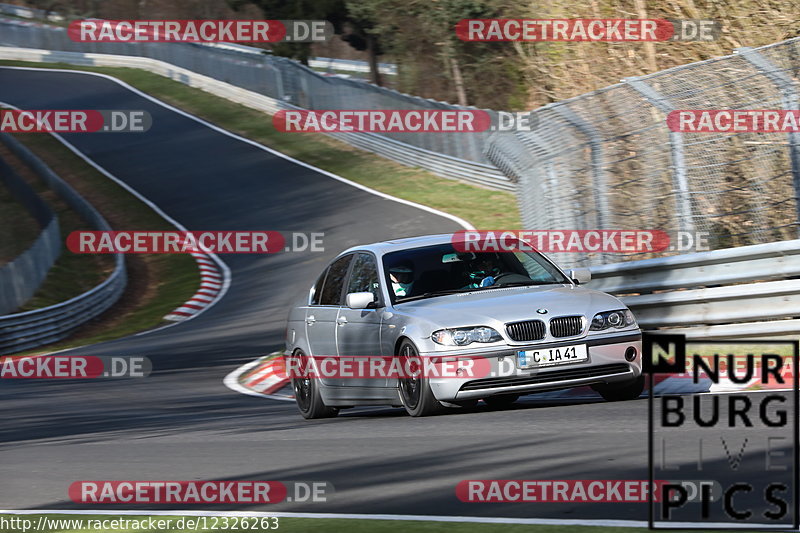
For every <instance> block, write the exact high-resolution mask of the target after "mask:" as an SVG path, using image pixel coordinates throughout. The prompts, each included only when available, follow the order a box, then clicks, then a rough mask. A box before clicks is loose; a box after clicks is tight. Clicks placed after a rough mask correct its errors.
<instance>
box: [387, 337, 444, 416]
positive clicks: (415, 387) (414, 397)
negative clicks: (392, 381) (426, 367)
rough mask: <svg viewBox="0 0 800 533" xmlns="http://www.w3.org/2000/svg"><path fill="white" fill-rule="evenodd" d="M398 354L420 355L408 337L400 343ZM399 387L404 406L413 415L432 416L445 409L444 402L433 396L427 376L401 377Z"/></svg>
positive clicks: (403, 356)
mask: <svg viewBox="0 0 800 533" xmlns="http://www.w3.org/2000/svg"><path fill="white" fill-rule="evenodd" d="M398 355H399V356H400V357H402V358H408V359H412V360H413V359H417V358H418V357H419V354H418V352H417V348H416V347H415V346H414V344H413V343H412V342H411V341H409V340H407V339H406V340H404V341H403V342H402V343H401V344H400V353H399V354H398ZM398 387H399V389H400V399H401V400H402V401H403V407H405V409H406V412H407V413H408V414H410V415H411V416H414V417H418V416H430V415H433V414H436V413H438V412H440V411H442V410H443V407H442V404H440V403H439V402H438V401H437V400H436V398H435V397H434V396H433V391H432V390H431V386H430V383H428V380H427V379H426V378H424V377H422V376H419V375H418V376H416V377H407V378H401V379H400V380H399V382H398Z"/></svg>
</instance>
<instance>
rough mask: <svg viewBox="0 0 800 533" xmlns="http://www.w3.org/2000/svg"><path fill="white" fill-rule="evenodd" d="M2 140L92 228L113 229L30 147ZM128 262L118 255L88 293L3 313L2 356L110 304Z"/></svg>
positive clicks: (65, 331) (63, 333)
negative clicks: (30, 308)
mask: <svg viewBox="0 0 800 533" xmlns="http://www.w3.org/2000/svg"><path fill="white" fill-rule="evenodd" d="M0 142H2V143H3V144H4V145H6V146H7V147H8V148H9V149H10V150H11V151H12V152H13V153H14V154H15V155H16V156H17V157H19V158H20V159H22V160H23V161H24V162H25V164H27V165H28V166H29V167H30V168H31V169H32V170H33V171H34V172H36V174H37V175H38V176H39V177H40V178H41V179H42V180H43V181H44V182H45V183H46V184H47V185H48V186H49V187H50V188H51V189H53V190H54V191H55V192H56V193H57V194H58V195H59V196H60V197H61V198H62V199H63V200H64V201H65V202H66V203H67V204H68V205H69V206H70V207H71V208H72V209H73V210H74V211H75V212H77V213H78V214H79V215H80V216H81V217H82V218H83V219H84V220H85V221H86V222H87V223H88V224H90V225H91V226H92V227H94V228H96V229H98V230H103V231H110V230H111V226H109V224H108V222H106V220H105V219H104V218H103V217H102V215H100V213H98V212H97V210H96V209H95V208H94V207H92V206H91V204H89V202H87V201H86V200H84V199H83V197H81V196H80V195H79V194H78V193H77V192H75V190H74V189H73V188H72V187H70V186H69V185H68V184H67V183H66V182H64V181H63V180H62V179H61V178H59V177H58V176H57V175H56V174H55V173H54V172H53V171H52V170H51V169H50V168H49V167H48V166H47V165H45V164H44V163H43V162H42V161H41V160H40V159H39V158H37V157H36V156H35V155H33V154H32V153H31V152H30V151H29V150H28V149H27V148H25V147H24V146H23V145H22V144H20V143H19V142H18V141H17V140H16V139H14V138H13V137H11V136H10V135H8V134H5V133H0ZM127 280H128V278H127V273H126V270H125V261H124V259H123V256H122V255H119V254H118V255H116V256H115V266H114V271H113V272H112V273H111V275H110V276H109V277H108V278H107V279H106V280H105V281H103V282H102V283H101V284H100V285H98V286H96V287H95V288H93V289H91V290H90V291H88V292H85V293H83V294H81V295H80V296H76V297H75V298H72V299H70V300H67V301H66V302H62V303H59V304H56V305H51V306H49V307H44V308H42V309H36V310H33V311H27V312H24V313H15V314H12V315H5V316H0V355H2V354H9V353H14V352H19V351H22V350H26V349H29V348H34V347H36V346H41V345H43V344H48V343H51V342H54V341H57V340H60V339H63V338H65V337H67V336H68V335H69V334H70V333H71V332H72V331H73V330H75V329H76V328H77V327H79V326H81V325H83V324H85V323H86V322H88V321H90V320H92V319H93V318H95V317H96V316H98V315H99V314H100V313H102V312H103V311H105V310H106V309H108V308H109V307H111V305H113V304H114V303H115V302H116V301H117V300H118V299H119V297H120V296H121V295H122V292H123V291H124V290H125V286H126V284H127Z"/></svg>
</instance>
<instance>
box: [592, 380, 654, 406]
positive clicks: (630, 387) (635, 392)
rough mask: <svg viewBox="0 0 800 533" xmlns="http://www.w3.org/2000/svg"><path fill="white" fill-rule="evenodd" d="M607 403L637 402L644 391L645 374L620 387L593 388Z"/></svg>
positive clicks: (598, 386)
mask: <svg viewBox="0 0 800 533" xmlns="http://www.w3.org/2000/svg"><path fill="white" fill-rule="evenodd" d="M592 388H593V389H594V390H595V392H597V393H598V394H600V396H602V397H603V399H604V400H605V401H607V402H624V401H628V400H635V399H636V398H638V397H639V396H641V395H642V392H643V391H644V374H642V375H641V376H639V377H638V378H636V379H635V380H633V381H629V382H627V383H622V384H619V385H615V384H611V385H595V386H594V387H592Z"/></svg>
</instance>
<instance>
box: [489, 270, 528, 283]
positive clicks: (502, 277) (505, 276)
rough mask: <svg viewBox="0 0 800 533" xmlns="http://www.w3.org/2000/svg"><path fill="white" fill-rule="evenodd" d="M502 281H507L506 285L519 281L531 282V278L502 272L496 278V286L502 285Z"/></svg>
mask: <svg viewBox="0 0 800 533" xmlns="http://www.w3.org/2000/svg"><path fill="white" fill-rule="evenodd" d="M502 281H505V282H506V283H514V282H517V281H530V278H528V277H526V276H523V275H522V274H517V273H516V272H501V273H500V274H498V275H496V276H495V277H494V284H495V285H502V284H503V283H502Z"/></svg>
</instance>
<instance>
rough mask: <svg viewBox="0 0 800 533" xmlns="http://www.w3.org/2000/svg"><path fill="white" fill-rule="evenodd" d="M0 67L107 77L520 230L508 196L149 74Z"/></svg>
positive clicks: (365, 179)
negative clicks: (281, 125)
mask: <svg viewBox="0 0 800 533" xmlns="http://www.w3.org/2000/svg"><path fill="white" fill-rule="evenodd" d="M0 65H10V66H35V67H39V68H68V69H72V70H83V71H90V72H100V73H103V74H108V75H110V76H114V77H116V78H119V79H120V80H122V81H124V82H126V83H128V84H130V85H132V86H134V87H136V88H137V89H139V90H141V91H144V92H146V93H148V94H150V95H152V96H155V97H156V98H159V99H161V100H163V101H165V102H167V103H169V104H172V105H174V106H176V107H179V108H181V109H184V110H185V111H188V112H189V113H192V114H194V115H196V116H198V117H201V118H203V119H205V120H207V121H209V122H212V123H214V124H216V125H218V126H220V127H222V128H225V129H227V130H230V131H232V132H234V133H238V134H239V135H242V136H243V137H247V138H249V139H252V140H254V141H256V142H259V143H261V144H264V145H266V146H269V147H270V148H273V149H275V150H278V151H280V152H282V153H284V154H286V155H288V156H291V157H293V158H295V159H299V160H300V161H304V162H306V163H309V164H311V165H314V166H317V167H319V168H321V169H324V170H327V171H329V172H333V173H334V174H338V175H339V176H342V177H344V178H347V179H349V180H352V181H354V182H356V183H360V184H362V185H366V186H367V187H371V188H373V189H375V190H378V191H381V192H384V193H386V194H391V195H392V196H396V197H398V198H403V199H405V200H410V201H413V202H417V203H420V204H423V205H427V206H430V207H433V208H436V209H440V210H442V211H445V212H447V213H451V214H453V215H456V216H458V217H461V218H463V219H465V220H468V221H469V222H471V223H472V224H473V225H474V226H475V227H477V228H482V229H503V228H519V227H521V222H520V217H519V211H518V209H517V202H516V199H515V197H514V195H513V194H511V193H508V192H502V191H492V190H489V189H484V188H482V187H477V186H474V185H468V184H466V183H461V182H458V181H454V180H448V179H444V178H439V177H437V176H435V175H434V174H431V173H430V172H426V171H424V170H421V169H419V168H412V167H406V166H404V165H401V164H399V163H395V162H394V161H390V160H388V159H384V158H382V157H380V156H377V155H375V154H372V153H369V152H364V151H362V150H358V149H356V148H353V147H351V146H349V145H347V144H344V143H342V142H339V141H336V140H334V139H331V138H329V137H326V136H325V135H321V134H314V133H282V132H279V131H277V130H276V129H275V128H274V127H273V126H272V121H271V118H270V117H269V115H266V114H264V113H261V112H259V111H256V110H253V109H250V108H247V107H245V106H243V105H240V104H236V103H232V102H229V101H227V100H225V99H223V98H220V97H217V96H214V95H212V94H209V93H207V92H204V91H201V90H199V89H195V88H192V87H188V86H186V85H183V84H182V83H178V82H176V81H172V80H170V79H167V78H164V77H162V76H159V75H157V74H153V73H151V72H147V71H144V70H139V69H131V68H117V67H95V66H92V67H87V66H76V65H69V64H65V63H31V62H26V61H0Z"/></svg>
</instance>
